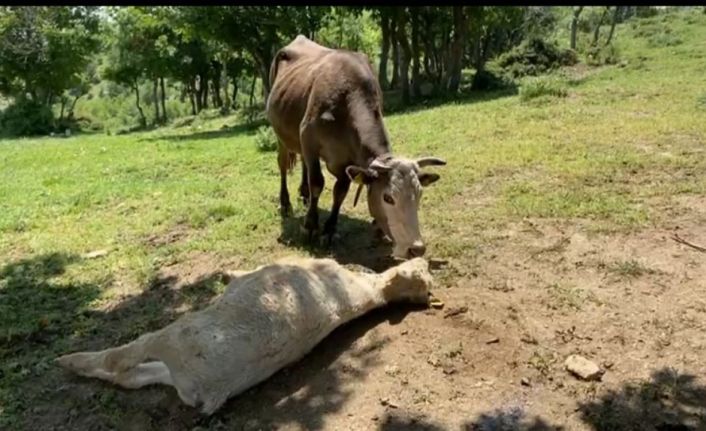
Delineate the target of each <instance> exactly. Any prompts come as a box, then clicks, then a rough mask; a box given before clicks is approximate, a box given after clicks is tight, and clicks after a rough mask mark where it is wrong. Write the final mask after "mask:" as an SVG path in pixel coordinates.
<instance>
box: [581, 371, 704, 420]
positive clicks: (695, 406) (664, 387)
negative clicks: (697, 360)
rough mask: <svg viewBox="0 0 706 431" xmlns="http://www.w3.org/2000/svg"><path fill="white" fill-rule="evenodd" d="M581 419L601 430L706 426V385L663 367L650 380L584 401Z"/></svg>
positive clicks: (691, 376) (694, 378)
mask: <svg viewBox="0 0 706 431" xmlns="http://www.w3.org/2000/svg"><path fill="white" fill-rule="evenodd" d="M579 411H580V412H581V419H582V420H583V421H584V422H585V423H587V424H589V425H590V426H591V427H592V428H593V429H595V430H597V431H603V430H615V431H623V430H624V431H628V430H630V431H632V430H644V431H668V430H671V431H677V430H684V431H686V430H694V431H695V430H703V429H706V386H704V385H700V384H698V383H697V382H696V376H693V375H689V374H682V373H679V372H678V371H677V370H674V369H672V368H662V369H659V370H657V371H655V372H654V373H653V374H652V378H651V380H650V381H646V382H644V381H643V382H637V383H627V384H625V385H623V387H622V388H621V389H620V390H619V391H609V392H608V393H606V394H605V395H603V396H601V397H600V398H599V399H597V400H595V401H588V402H585V403H581V404H580V406H579Z"/></svg>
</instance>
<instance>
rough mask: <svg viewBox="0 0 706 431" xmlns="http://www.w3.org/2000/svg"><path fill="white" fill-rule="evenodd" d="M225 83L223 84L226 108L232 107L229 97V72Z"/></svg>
mask: <svg viewBox="0 0 706 431" xmlns="http://www.w3.org/2000/svg"><path fill="white" fill-rule="evenodd" d="M224 84H225V85H223V100H225V104H226V108H228V109H230V97H228V96H229V95H228V74H227V73H226V76H225V82H224Z"/></svg>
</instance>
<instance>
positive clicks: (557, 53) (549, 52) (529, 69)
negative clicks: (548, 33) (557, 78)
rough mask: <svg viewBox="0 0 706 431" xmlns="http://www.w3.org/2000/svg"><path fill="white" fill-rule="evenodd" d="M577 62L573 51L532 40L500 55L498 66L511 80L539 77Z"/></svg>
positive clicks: (542, 41) (536, 39)
mask: <svg viewBox="0 0 706 431" xmlns="http://www.w3.org/2000/svg"><path fill="white" fill-rule="evenodd" d="M577 61H578V57H577V56H576V53H575V52H574V51H572V50H570V49H566V50H564V49H561V48H559V47H558V46H557V45H556V44H554V43H551V42H547V41H544V40H542V39H540V38H532V39H529V40H526V41H524V42H522V43H521V44H520V45H518V46H516V47H515V48H513V49H511V50H510V51H508V52H506V53H505V54H503V55H501V56H500V58H499V59H498V65H499V66H500V67H501V68H503V69H504V70H505V72H506V73H507V74H508V75H509V76H511V77H512V78H521V77H523V76H534V75H540V74H542V73H546V72H548V71H550V70H552V69H555V68H558V67H560V66H571V65H574V64H576V62H577Z"/></svg>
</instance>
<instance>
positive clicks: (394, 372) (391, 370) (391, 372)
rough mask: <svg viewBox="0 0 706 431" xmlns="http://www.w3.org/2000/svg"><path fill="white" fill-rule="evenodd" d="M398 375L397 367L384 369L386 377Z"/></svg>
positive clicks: (390, 366)
mask: <svg viewBox="0 0 706 431" xmlns="http://www.w3.org/2000/svg"><path fill="white" fill-rule="evenodd" d="M399 373H400V367H398V366H397V365H388V366H386V367H385V374H387V375H388V376H392V377H394V376H396V375H398V374H399Z"/></svg>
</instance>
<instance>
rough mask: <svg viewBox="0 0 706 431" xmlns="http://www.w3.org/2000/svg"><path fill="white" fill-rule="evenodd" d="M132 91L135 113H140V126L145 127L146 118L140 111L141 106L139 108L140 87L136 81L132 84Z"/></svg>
mask: <svg viewBox="0 0 706 431" xmlns="http://www.w3.org/2000/svg"><path fill="white" fill-rule="evenodd" d="M132 89H133V90H134V91H135V106H137V111H138V112H139V113H140V126H141V127H146V126H147V118H146V117H145V113H144V111H142V106H140V87H139V85H137V80H135V82H134V83H133V84H132Z"/></svg>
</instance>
